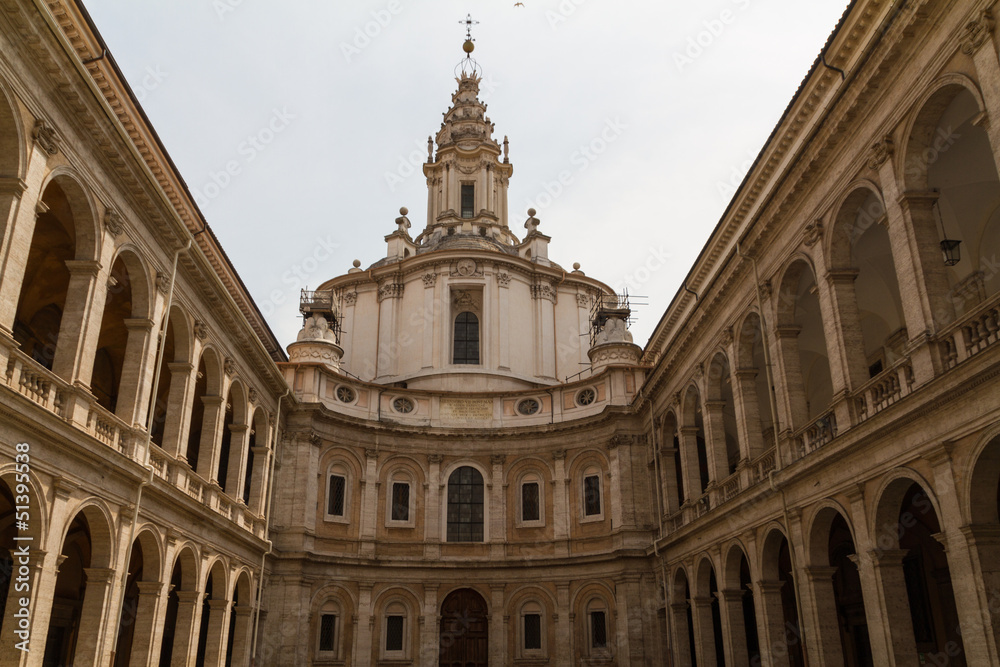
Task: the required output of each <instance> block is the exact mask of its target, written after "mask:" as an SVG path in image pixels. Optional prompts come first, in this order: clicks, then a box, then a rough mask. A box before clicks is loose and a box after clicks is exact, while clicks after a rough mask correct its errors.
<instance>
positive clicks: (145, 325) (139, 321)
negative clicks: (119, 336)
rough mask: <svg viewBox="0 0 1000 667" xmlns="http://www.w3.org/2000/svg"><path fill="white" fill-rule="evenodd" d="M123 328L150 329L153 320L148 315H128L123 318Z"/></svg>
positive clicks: (133, 329)
mask: <svg viewBox="0 0 1000 667" xmlns="http://www.w3.org/2000/svg"><path fill="white" fill-rule="evenodd" d="M123 322H124V324H125V328H126V329H128V330H129V331H140V332H142V331H150V330H151V329H152V328H153V320H151V319H149V318H148V317H128V318H125V320H123Z"/></svg>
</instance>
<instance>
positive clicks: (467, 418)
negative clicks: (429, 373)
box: [441, 398, 493, 422]
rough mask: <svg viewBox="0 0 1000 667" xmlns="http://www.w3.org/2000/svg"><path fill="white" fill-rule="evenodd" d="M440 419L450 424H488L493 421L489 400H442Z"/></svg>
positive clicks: (491, 404) (491, 406)
mask: <svg viewBox="0 0 1000 667" xmlns="http://www.w3.org/2000/svg"><path fill="white" fill-rule="evenodd" d="M441 419H442V420H444V421H451V422H488V421H492V420H493V399H491V398H442V399H441Z"/></svg>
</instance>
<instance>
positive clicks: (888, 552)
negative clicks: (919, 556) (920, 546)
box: [868, 549, 910, 567]
mask: <svg viewBox="0 0 1000 667" xmlns="http://www.w3.org/2000/svg"><path fill="white" fill-rule="evenodd" d="M909 553H910V551H909V549H872V550H871V551H869V552H868V555H869V556H870V557H871V559H872V562H873V563H875V565H876V566H877V567H902V566H903V559H904V558H906V556H907V555H908V554H909Z"/></svg>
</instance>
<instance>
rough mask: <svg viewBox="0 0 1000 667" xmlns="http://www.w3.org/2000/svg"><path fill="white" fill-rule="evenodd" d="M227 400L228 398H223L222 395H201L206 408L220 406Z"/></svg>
mask: <svg viewBox="0 0 1000 667" xmlns="http://www.w3.org/2000/svg"><path fill="white" fill-rule="evenodd" d="M225 400H226V399H225V398H223V397H222V396H202V397H201V402H202V405H204V406H205V407H206V408H207V407H211V406H215V407H218V406H220V405H222V403H223V402H224V401H225Z"/></svg>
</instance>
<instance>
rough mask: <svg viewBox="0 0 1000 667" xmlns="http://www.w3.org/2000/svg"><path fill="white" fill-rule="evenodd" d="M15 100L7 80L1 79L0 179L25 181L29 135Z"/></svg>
mask: <svg viewBox="0 0 1000 667" xmlns="http://www.w3.org/2000/svg"><path fill="white" fill-rule="evenodd" d="M15 100H16V98H15V96H14V95H13V93H11V92H10V89H9V87H8V86H7V82H6V80H4V79H0V178H21V179H23V178H24V176H25V172H26V169H27V161H26V160H25V146H26V145H27V142H26V136H27V135H26V134H25V131H24V124H23V123H22V121H21V115H20V114H19V113H18V105H17V102H16V101H15Z"/></svg>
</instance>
